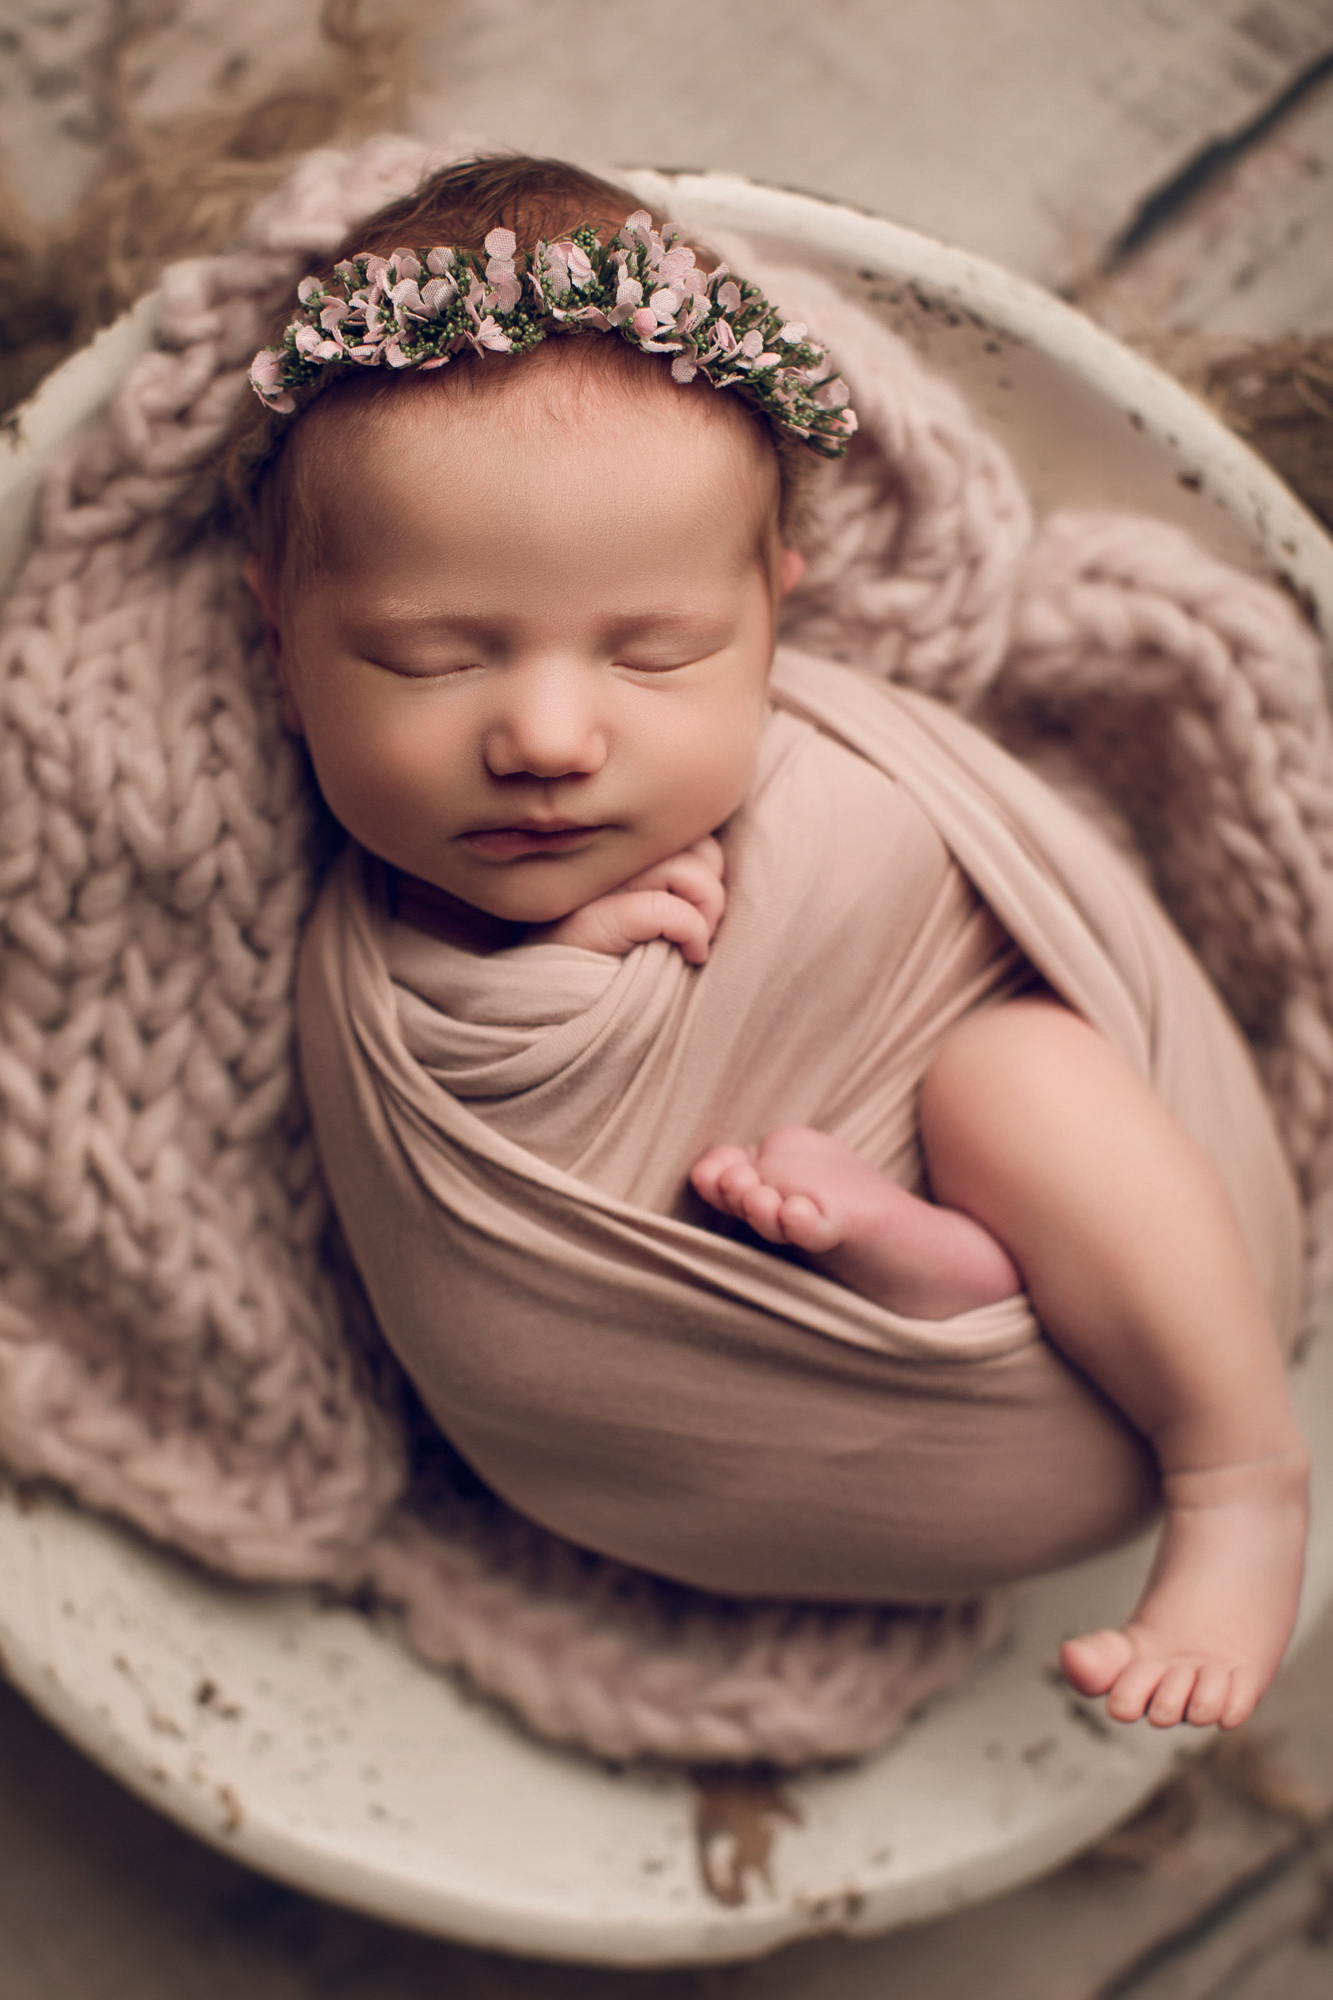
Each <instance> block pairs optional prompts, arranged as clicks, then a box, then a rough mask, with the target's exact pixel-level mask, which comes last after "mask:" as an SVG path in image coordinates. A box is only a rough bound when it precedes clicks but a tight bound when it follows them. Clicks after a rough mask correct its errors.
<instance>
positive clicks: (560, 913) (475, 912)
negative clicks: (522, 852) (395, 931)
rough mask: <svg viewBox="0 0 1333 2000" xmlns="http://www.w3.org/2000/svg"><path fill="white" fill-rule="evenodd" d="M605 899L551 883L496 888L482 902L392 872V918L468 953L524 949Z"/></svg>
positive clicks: (576, 886) (574, 886) (575, 886)
mask: <svg viewBox="0 0 1333 2000" xmlns="http://www.w3.org/2000/svg"><path fill="white" fill-rule="evenodd" d="M548 872H552V871H548ZM469 886H470V885H469ZM487 887H488V888H489V887H490V885H487ZM601 893H604V892H602V891H599V890H592V891H589V890H587V889H585V888H584V887H583V886H581V885H579V884H574V883H570V882H567V881H566V882H561V881H558V880H550V881H546V882H538V883H535V884H517V883H505V884H496V885H495V886H494V888H493V889H490V892H489V893H486V892H485V891H483V895H484V900H483V899H482V897H481V896H478V897H466V896H463V895H461V894H459V893H458V892H457V891H456V890H453V889H446V888H443V887H442V886H441V885H440V884H438V883H435V882H430V881H427V880H425V879H424V878H423V877H421V876H419V875H409V874H408V873H407V872H406V870H403V869H394V871H393V912H394V915H395V917H396V918H397V919H398V921H399V922H400V923H405V924H410V925H411V926H412V928H413V929H414V930H421V931H426V932H428V933H429V935H430V936H432V937H438V938H442V939H444V940H445V941H446V942H447V943H451V944H459V945H463V946H465V947H466V948H468V949H470V950H480V951H499V950H503V949H505V948H506V947H508V946H511V945H515V944H520V943H521V942H522V940H523V937H524V935H525V934H526V933H527V932H528V931H530V930H536V929H540V928H541V927H543V926H545V925H548V924H558V923H559V922H560V921H561V920H562V919H563V918H565V917H568V916H572V915H573V913H574V911H575V910H581V909H582V908H583V906H584V904H585V903H588V902H590V901H592V900H593V898H594V897H595V896H596V895H598V894H601Z"/></svg>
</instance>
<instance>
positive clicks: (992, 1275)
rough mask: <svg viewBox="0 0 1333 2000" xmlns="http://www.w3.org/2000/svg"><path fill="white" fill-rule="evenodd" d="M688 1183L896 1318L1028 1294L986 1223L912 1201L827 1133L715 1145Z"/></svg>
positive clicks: (797, 1130) (803, 1131) (801, 1131)
mask: <svg viewBox="0 0 1333 2000" xmlns="http://www.w3.org/2000/svg"><path fill="white" fill-rule="evenodd" d="M690 1179H691V1180H692V1182H693V1184H694V1187H695V1190H696V1192H697V1193H699V1194H701V1195H702V1196H703V1198H704V1200H705V1201H707V1202H711V1203H712V1205H713V1207H714V1208H720V1209H722V1210H724V1211H725V1212H726V1213H727V1214H729V1215H735V1216H738V1217H739V1218H740V1220H741V1221H742V1222H748V1223H749V1225H750V1227H751V1228H752V1229H754V1230H756V1231H757V1232H758V1233H759V1235H760V1236H763V1237H766V1238H767V1240H768V1241H769V1242H770V1243H790V1244H792V1245H794V1246H795V1248H797V1249H798V1250H803V1251H804V1252H805V1253H806V1254H807V1255H808V1257H809V1258H810V1260H811V1262H812V1263H814V1264H815V1265H817V1266H818V1268H819V1269H820V1270H822V1271H825V1272H827V1274H828V1276H829V1277H831V1278H836V1279H837V1280H838V1282H839V1283H840V1284H844V1285H846V1286H847V1287H848V1288H849V1289H850V1290H851V1291H854V1292H859V1293H860V1294H861V1296H862V1297H863V1298H867V1299H873V1300H874V1301H875V1303H876V1305H881V1306H886V1307H888V1309H889V1310H890V1311H891V1312H899V1313H906V1314H909V1315H910V1316H911V1317H913V1318H916V1319H948V1318H950V1317H951V1316H952V1315H953V1314H954V1313H960V1312H968V1311H969V1310H970V1309H971V1308H972V1307H973V1306H984V1305H990V1304H991V1303H992V1302H993V1301H994V1300H996V1299H1006V1298H1009V1297H1011V1296H1012V1294H1013V1293H1014V1292H1017V1291H1021V1289H1022V1285H1021V1281H1020V1279H1019V1276H1018V1273H1017V1271H1015V1269H1014V1267H1013V1265H1012V1263H1011V1262H1010V1261H1009V1258H1008V1257H1007V1256H1006V1255H1005V1253H1004V1251H1003V1250H1002V1249H1001V1248H1000V1246H999V1244H998V1243H997V1242H996V1241H995V1238H994V1237H993V1236H991V1235H990V1234H989V1233H988V1231H986V1230H985V1229H983V1228H982V1227H981V1225H980V1223H977V1222H974V1221H973V1220H972V1218H971V1216H970V1215H960V1214H959V1213H958V1212H957V1210H955V1209H949V1208H939V1207H937V1206H936V1205H935V1203H934V1202H929V1201H921V1200H920V1199H919V1198H918V1197H917V1196H916V1195H914V1194H909V1193H908V1191H907V1189H906V1188H902V1187H899V1186H898V1185H897V1184H896V1182H894V1181H891V1180H888V1179H887V1178H886V1177H885V1176H884V1175H883V1174H881V1173H877V1172H876V1170H875V1169H874V1168H873V1167H868V1166H867V1165H866V1163H865V1161H864V1160H861V1159H859V1158H858V1157H857V1155H856V1154H855V1153H853V1152H852V1151H851V1149H850V1148H849V1147H847V1146H844V1145H843V1143H842V1141H841V1140H840V1139H834V1138H831V1137H830V1135H829V1134H828V1133H827V1132H812V1131H810V1130H809V1129H808V1128H806V1127H804V1126H792V1127H787V1128H784V1129H783V1130H781V1131H777V1132H770V1133H769V1135H768V1137H767V1138H766V1139H764V1140H763V1141H762V1142H761V1143H760V1144H759V1145H757V1146H714V1147H713V1148H712V1149H711V1151H709V1152H707V1153H705V1154H704V1155H703V1158H702V1159H700V1160H698V1161H697V1162H696V1164H695V1167H694V1170H693V1172H692V1174H691V1175H690Z"/></svg>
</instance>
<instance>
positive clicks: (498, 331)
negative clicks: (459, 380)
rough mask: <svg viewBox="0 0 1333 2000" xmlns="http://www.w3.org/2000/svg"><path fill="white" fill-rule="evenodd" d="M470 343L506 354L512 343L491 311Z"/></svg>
mask: <svg viewBox="0 0 1333 2000" xmlns="http://www.w3.org/2000/svg"><path fill="white" fill-rule="evenodd" d="M493 233H495V234H498V233H499V232H498V231H496V232H493ZM472 343H473V346H474V347H488V348H490V350H491V352H492V353H494V354H508V352H509V350H510V348H511V347H512V346H513V344H514V343H513V341H512V340H511V339H510V338H509V335H508V334H507V333H505V332H504V330H503V329H502V328H501V327H500V326H499V325H497V323H496V321H495V318H494V316H493V315H492V314H491V313H487V315H486V317H485V319H484V320H482V322H481V324H480V325H479V326H478V328H477V331H476V333H475V334H474V335H473V336H472Z"/></svg>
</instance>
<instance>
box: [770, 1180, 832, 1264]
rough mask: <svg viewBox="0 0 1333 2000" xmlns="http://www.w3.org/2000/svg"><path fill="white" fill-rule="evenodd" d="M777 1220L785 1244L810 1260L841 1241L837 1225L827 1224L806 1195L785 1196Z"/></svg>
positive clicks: (818, 1209)
mask: <svg viewBox="0 0 1333 2000" xmlns="http://www.w3.org/2000/svg"><path fill="white" fill-rule="evenodd" d="M780 1220H781V1223H782V1230H783V1234H784V1235H785V1236H786V1239H787V1241H788V1242H789V1243H794V1244H795V1245H796V1247H797V1249H798V1250H806V1251H808V1252H809V1253H810V1255H811V1256H813V1257H820V1256H822V1255H823V1254H824V1253H825V1251H828V1250H834V1249H836V1248H837V1246H838V1244H839V1243H841V1241H842V1238H843V1232H842V1230H841V1229H840V1228H839V1227H838V1225H837V1223H835V1222H830V1220H829V1218H828V1216H826V1215H825V1214H824V1211H823V1210H822V1209H821V1208H820V1207H818V1206H817V1204H816V1203H815V1202H814V1201H812V1200H811V1198H810V1196H809V1195H808V1194H791V1195H788V1196H787V1199H786V1200H785V1201H784V1202H783V1204H782V1210H781V1216H780Z"/></svg>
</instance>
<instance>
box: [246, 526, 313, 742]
mask: <svg viewBox="0 0 1333 2000" xmlns="http://www.w3.org/2000/svg"><path fill="white" fill-rule="evenodd" d="M241 574H242V576H243V577H244V578H245V581H246V586H247V588H248V589H249V592H250V595H251V597H253V598H254V600H255V603H256V604H257V605H258V607H259V615H260V617H261V618H262V619H263V621H264V644H265V645H266V646H267V647H268V650H269V656H270V658H271V659H272V661H273V664H274V666H275V667H276V668H277V670H278V689H279V692H280V694H281V696H282V719H283V721H284V722H285V723H286V725H287V727H288V728H289V729H290V730H291V732H292V734H293V735H294V736H303V735H304V734H305V731H304V730H303V729H302V727H301V711H300V709H299V708H298V707H297V706H296V699H295V697H294V695H293V694H292V689H291V677H290V662H289V661H288V659H287V657H286V655H285V653H284V652H283V646H282V626H281V624H280V622H279V619H278V606H277V599H276V597H275V594H274V590H273V585H272V582H271V581H270V579H269V578H268V577H267V576H266V575H265V573H264V568H263V565H262V563H261V562H260V560H259V557H258V556H255V555H250V556H247V557H246V559H245V565H244V568H243V569H242V571H241Z"/></svg>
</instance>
